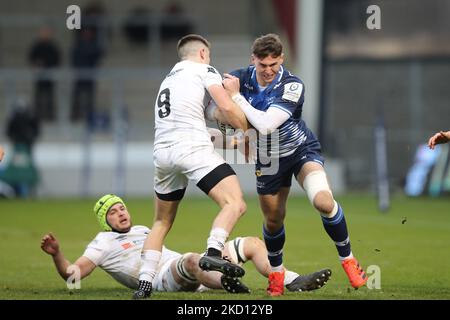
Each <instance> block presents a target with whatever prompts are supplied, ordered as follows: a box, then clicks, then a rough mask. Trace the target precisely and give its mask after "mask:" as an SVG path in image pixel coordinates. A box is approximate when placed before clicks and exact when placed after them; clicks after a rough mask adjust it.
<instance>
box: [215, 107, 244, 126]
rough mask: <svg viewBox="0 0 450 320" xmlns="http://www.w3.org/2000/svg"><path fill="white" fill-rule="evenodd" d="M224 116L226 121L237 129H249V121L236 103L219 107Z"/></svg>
mask: <svg viewBox="0 0 450 320" xmlns="http://www.w3.org/2000/svg"><path fill="white" fill-rule="evenodd" d="M219 110H220V112H221V113H222V115H223V117H224V118H225V119H224V120H225V121H224V122H225V123H228V124H229V125H231V126H232V127H233V128H235V129H241V130H242V131H247V129H248V122H247V118H246V117H245V114H244V112H243V111H241V109H240V108H239V107H238V106H235V105H234V104H233V105H232V106H231V107H228V108H219Z"/></svg>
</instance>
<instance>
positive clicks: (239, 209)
mask: <svg viewBox="0 0 450 320" xmlns="http://www.w3.org/2000/svg"><path fill="white" fill-rule="evenodd" d="M226 205H227V206H228V207H229V208H231V210H232V212H233V213H234V214H235V215H237V216H238V217H241V216H243V215H244V213H245V212H246V211H247V204H246V203H245V201H244V199H243V198H242V197H239V198H232V199H229V200H227V204H226Z"/></svg>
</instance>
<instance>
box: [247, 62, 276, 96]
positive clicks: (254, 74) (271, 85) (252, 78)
mask: <svg viewBox="0 0 450 320" xmlns="http://www.w3.org/2000/svg"><path fill="white" fill-rule="evenodd" d="M283 73H284V68H283V65H281V66H280V70H279V71H278V77H277V78H275V79H274V80H273V81H272V82H271V83H270V84H269V85H268V86H267V87H266V89H265V90H264V92H269V91H270V90H271V89H272V88H273V87H274V86H275V85H276V84H277V83H280V81H281V78H282V77H283ZM250 79H251V81H252V85H253V87H254V88H259V85H258V80H257V79H256V67H255V66H253V70H252V75H251V77H250ZM258 90H259V89H258Z"/></svg>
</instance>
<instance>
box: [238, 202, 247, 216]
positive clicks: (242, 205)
mask: <svg viewBox="0 0 450 320" xmlns="http://www.w3.org/2000/svg"><path fill="white" fill-rule="evenodd" d="M238 210H239V216H243V215H244V214H245V213H246V212H247V203H245V201H244V199H241V200H239V201H238Z"/></svg>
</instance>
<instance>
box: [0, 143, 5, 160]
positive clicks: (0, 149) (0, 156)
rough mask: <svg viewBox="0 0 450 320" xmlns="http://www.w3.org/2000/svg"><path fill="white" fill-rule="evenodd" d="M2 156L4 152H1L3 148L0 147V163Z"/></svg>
mask: <svg viewBox="0 0 450 320" xmlns="http://www.w3.org/2000/svg"><path fill="white" fill-rule="evenodd" d="M4 155H5V151H3V147H2V146H0V161H2V159H3V156H4Z"/></svg>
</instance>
